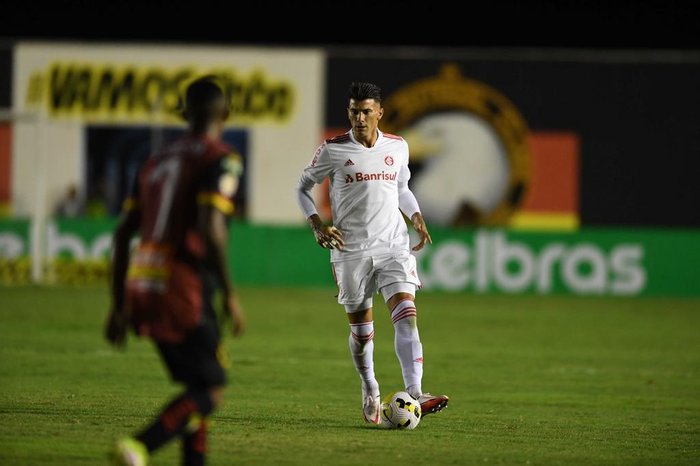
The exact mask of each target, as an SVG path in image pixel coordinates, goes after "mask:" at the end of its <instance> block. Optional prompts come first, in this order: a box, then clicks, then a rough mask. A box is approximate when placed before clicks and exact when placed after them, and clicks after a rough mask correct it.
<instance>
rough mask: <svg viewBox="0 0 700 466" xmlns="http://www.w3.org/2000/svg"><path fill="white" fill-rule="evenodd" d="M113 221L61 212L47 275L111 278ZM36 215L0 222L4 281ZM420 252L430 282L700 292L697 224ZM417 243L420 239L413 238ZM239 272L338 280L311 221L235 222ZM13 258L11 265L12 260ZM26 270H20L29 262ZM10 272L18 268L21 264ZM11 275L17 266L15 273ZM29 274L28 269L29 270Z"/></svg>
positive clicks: (428, 285) (253, 280)
mask: <svg viewBox="0 0 700 466" xmlns="http://www.w3.org/2000/svg"><path fill="white" fill-rule="evenodd" d="M114 225H115V221H113V220H105V221H94V220H59V221H53V222H50V223H48V225H47V227H46V232H45V235H44V241H45V242H46V248H47V251H48V257H47V260H46V264H47V265H46V266H47V280H48V281H49V282H54V283H65V282H68V283H82V282H99V283H106V280H107V259H108V257H109V253H110V247H111V235H112V230H113V228H114ZM28 231H29V222H27V221H23V220H11V221H10V220H7V221H2V222H0V264H3V265H2V267H0V269H3V270H2V272H0V277H3V278H0V280H2V282H3V283H8V282H13V281H16V280H17V277H14V278H7V277H9V276H10V275H11V274H10V272H7V270H8V268H9V269H12V270H14V271H15V272H16V270H15V269H16V268H17V264H18V263H19V264H25V265H23V266H22V267H24V269H27V267H28V266H27V265H26V264H27V263H28V255H29V251H30V248H29V239H28V238H29V235H28ZM431 235H432V238H433V244H432V245H428V246H426V248H425V249H424V250H423V251H421V252H419V253H417V254H416V257H417V262H418V267H419V276H420V278H421V281H422V283H423V288H424V289H425V290H434V291H444V292H469V293H478V294H482V293H507V294H522V293H525V294H543V295H547V294H572V295H601V296H603V295H605V296H700V270H699V269H698V268H697V264H698V263H700V249H699V248H698V247H697V245H698V244H699V243H700V231H693V230H631V229H583V230H581V231H578V232H571V233H547V232H517V231H512V230H505V229H498V228H479V229H468V230H467V229H465V230H452V229H440V228H433V229H432V230H431ZM413 242H414V243H415V242H417V240H416V239H415V238H413ZM229 260H230V263H231V267H232V270H233V275H234V280H235V281H236V282H237V283H240V284H247V285H258V286H265V285H270V286H318V287H334V286H335V283H334V282H333V275H332V271H331V265H330V257H329V253H328V251H327V250H322V249H320V248H319V247H318V246H317V245H316V243H315V241H314V238H313V235H312V234H311V232H310V231H309V230H308V228H306V227H297V226H288V227H280V226H269V225H253V224H250V223H246V222H233V223H232V225H231V230H230V250H229ZM12 267H14V269H13V268H12ZM24 269H22V270H24ZM15 272H13V273H15ZM8 274H10V275H8ZM25 278H26V279H27V280H28V278H29V275H28V272H27V273H26V275H25Z"/></svg>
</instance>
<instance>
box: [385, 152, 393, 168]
mask: <svg viewBox="0 0 700 466" xmlns="http://www.w3.org/2000/svg"><path fill="white" fill-rule="evenodd" d="M384 163H385V164H387V165H389V166H390V167H391V166H392V165H394V158H393V157H392V156H391V155H387V156H386V157H384Z"/></svg>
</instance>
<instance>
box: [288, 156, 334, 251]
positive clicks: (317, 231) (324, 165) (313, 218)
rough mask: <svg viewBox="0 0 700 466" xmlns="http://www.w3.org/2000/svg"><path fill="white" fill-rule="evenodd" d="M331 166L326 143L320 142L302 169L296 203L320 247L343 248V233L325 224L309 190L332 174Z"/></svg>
mask: <svg viewBox="0 0 700 466" xmlns="http://www.w3.org/2000/svg"><path fill="white" fill-rule="evenodd" d="M332 172H333V166H332V164H331V159H330V155H329V153H328V149H327V147H326V144H325V143H324V144H322V145H321V146H320V147H319V148H318V149H317V150H316V153H315V154H314V157H313V159H312V160H311V163H310V164H309V165H308V166H307V167H306V168H305V169H304V171H303V172H302V174H301V177H300V178H299V183H297V190H296V194H297V203H298V204H299V208H300V209H301V211H302V212H303V214H304V218H306V221H307V223H308V224H309V227H311V231H313V233H314V237H315V238H316V243H318V245H319V246H321V247H322V248H328V249H336V248H337V249H343V247H344V246H345V243H344V242H343V234H342V232H341V231H340V230H338V229H337V228H336V227H334V226H332V225H325V224H324V223H323V220H321V217H320V216H319V215H318V211H317V210H316V203H315V202H314V198H313V196H312V194H311V190H312V189H313V187H314V186H315V185H317V184H321V183H322V182H323V180H324V179H325V178H326V177H327V176H329V175H332Z"/></svg>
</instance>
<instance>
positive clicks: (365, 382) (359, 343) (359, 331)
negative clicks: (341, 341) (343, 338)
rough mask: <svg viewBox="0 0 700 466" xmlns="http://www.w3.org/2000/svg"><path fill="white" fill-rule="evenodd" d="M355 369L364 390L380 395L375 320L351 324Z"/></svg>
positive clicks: (370, 393)
mask: <svg viewBox="0 0 700 466" xmlns="http://www.w3.org/2000/svg"><path fill="white" fill-rule="evenodd" d="M348 344H349V346H350V354H351V355H352V361H353V362H354V363H355V369H356V370H357V373H358V374H359V376H360V380H362V391H363V393H366V394H367V395H372V396H374V397H378V396H379V383H378V382H377V379H376V378H375V376H374V322H363V323H360V324H350V337H349V338H348Z"/></svg>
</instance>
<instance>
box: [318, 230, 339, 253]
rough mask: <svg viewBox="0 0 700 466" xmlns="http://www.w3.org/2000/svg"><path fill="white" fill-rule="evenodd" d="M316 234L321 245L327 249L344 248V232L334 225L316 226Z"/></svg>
mask: <svg viewBox="0 0 700 466" xmlns="http://www.w3.org/2000/svg"><path fill="white" fill-rule="evenodd" d="M314 236H316V242H317V243H318V245H319V246H321V247H322V248H325V249H339V250H341V251H342V250H343V248H344V247H345V242H344V241H343V233H342V232H341V231H340V230H338V229H337V228H336V227H334V226H327V225H321V226H319V227H316V228H314Z"/></svg>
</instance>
